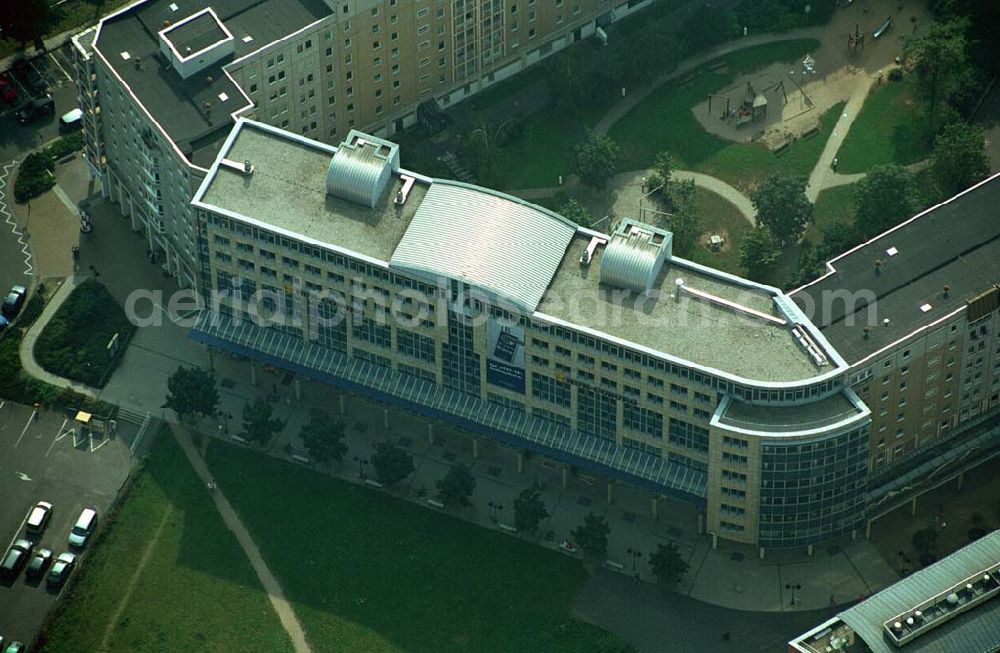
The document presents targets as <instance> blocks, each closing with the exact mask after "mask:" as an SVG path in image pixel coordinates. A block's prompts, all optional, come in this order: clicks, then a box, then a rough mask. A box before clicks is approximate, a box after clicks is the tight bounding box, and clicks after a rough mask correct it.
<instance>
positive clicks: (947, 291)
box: [941, 284, 951, 297]
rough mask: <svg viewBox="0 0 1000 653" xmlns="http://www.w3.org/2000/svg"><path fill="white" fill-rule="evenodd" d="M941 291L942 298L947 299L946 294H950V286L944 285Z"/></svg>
mask: <svg viewBox="0 0 1000 653" xmlns="http://www.w3.org/2000/svg"><path fill="white" fill-rule="evenodd" d="M941 290H943V291H944V296H945V297H947V296H948V293H950V292H951V286H949V285H948V284H945V286H944V288H942V289H941Z"/></svg>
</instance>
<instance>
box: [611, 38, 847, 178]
mask: <svg viewBox="0 0 1000 653" xmlns="http://www.w3.org/2000/svg"><path fill="white" fill-rule="evenodd" d="M818 46H819V43H818V42H817V41H815V40H813V39H799V40H792V41H779V42H776V43H770V44H767V45H761V46H755V47H751V48H746V49H745V50H740V51H738V52H733V53H731V54H728V55H725V56H723V57H720V58H719V59H716V60H714V61H712V62H709V63H707V64H706V65H704V66H702V67H700V68H698V69H696V70H695V71H694V72H693V73H691V74H690V75H684V76H682V78H681V79H678V80H674V81H671V82H669V83H667V84H664V85H663V86H661V87H660V88H658V89H657V90H656V91H654V92H653V93H652V94H651V95H650V96H649V97H648V98H646V99H645V100H644V101H643V102H642V103H640V104H639V105H637V106H636V107H635V108H633V109H632V110H631V111H629V112H628V113H627V114H625V116H624V117H623V118H622V119H621V120H619V121H618V122H617V123H615V125H613V126H612V127H611V130H610V131H609V136H611V138H613V139H614V140H615V141H616V142H617V143H618V145H619V146H620V147H621V152H622V154H621V160H620V162H619V169H620V170H637V169H640V168H645V167H649V166H650V165H651V164H652V163H653V161H654V159H655V157H656V153H657V152H660V151H662V150H669V151H670V152H671V153H672V154H673V155H674V157H675V158H676V160H677V167H679V168H683V169H688V170H695V171H698V172H703V173H705V174H709V175H712V176H713V177H718V178H719V179H722V180H724V181H726V182H728V183H729V184H731V185H733V186H735V187H737V188H740V189H745V188H748V187H752V186H753V185H755V184H756V183H757V182H759V181H760V180H762V179H764V178H766V177H767V176H769V175H771V174H778V173H781V174H788V175H793V176H806V175H808V174H809V172H810V171H811V170H812V167H813V166H814V165H815V164H816V161H817V160H818V159H819V155H820V153H821V152H822V151H823V146H824V145H825V144H826V141H827V138H828V137H829V135H830V132H831V131H832V130H833V126H834V125H835V124H836V121H837V117H838V116H839V114H840V111H841V108H842V105H839V104H838V105H836V106H834V107H832V108H831V109H830V110H829V111H827V112H826V114H824V115H823V116H822V118H821V119H820V129H819V133H817V134H816V135H814V136H813V137H811V138H809V139H806V140H800V141H798V142H796V143H793V144H792V145H791V146H790V147H789V148H788V149H787V150H786V151H785V152H784V153H782V154H781V155H775V154H772V153H771V152H770V151H768V150H767V149H766V148H765V147H764V146H762V145H760V144H756V143H734V142H732V141H727V140H725V139H722V138H720V137H718V136H716V135H714V134H710V133H708V132H707V131H705V130H704V128H702V126H701V125H700V124H699V123H698V121H697V119H696V118H695V117H694V114H693V113H692V112H691V107H693V106H695V105H696V104H698V103H699V102H701V101H703V100H704V99H705V98H706V97H707V96H708V94H709V93H714V92H717V91H719V90H721V89H723V88H725V87H726V86H727V85H729V84H730V83H731V82H732V81H733V80H734V79H736V78H737V77H738V76H740V75H744V74H748V73H751V72H753V71H755V70H759V69H761V68H764V67H766V66H769V65H771V64H773V63H776V62H785V61H794V60H796V59H799V58H801V57H802V56H803V55H804V54H806V53H808V52H811V51H815V50H816V48H817V47H818ZM720 62H724V63H725V67H723V68H720V69H718V70H712V68H711V67H712V66H718V64H719V63H720ZM684 80H690V81H688V82H687V83H686V84H685V83H682V82H684Z"/></svg>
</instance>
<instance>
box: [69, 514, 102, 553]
mask: <svg viewBox="0 0 1000 653" xmlns="http://www.w3.org/2000/svg"><path fill="white" fill-rule="evenodd" d="M95 528H97V511H96V510H94V509H93V508H84V509H83V512H81V513H80V516H79V517H78V518H77V520H76V524H74V525H73V530H71V531H70V532H69V545H70V546H75V547H77V548H83V547H84V546H85V545H86V544H87V540H88V539H90V534H91V533H93V532H94V529H95Z"/></svg>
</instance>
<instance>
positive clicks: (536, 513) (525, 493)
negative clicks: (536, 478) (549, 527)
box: [514, 484, 549, 532]
mask: <svg viewBox="0 0 1000 653" xmlns="http://www.w3.org/2000/svg"><path fill="white" fill-rule="evenodd" d="M548 516H549V511H548V510H547V509H546V508H545V502H544V501H542V493H541V492H539V490H538V484H534V485H532V486H531V487H529V488H525V489H524V490H522V491H521V493H520V494H519V495H517V498H515V499H514V526H515V527H516V528H517V530H519V531H528V532H533V531H536V530H538V525H539V524H540V523H542V520H543V519H545V518H546V517H548Z"/></svg>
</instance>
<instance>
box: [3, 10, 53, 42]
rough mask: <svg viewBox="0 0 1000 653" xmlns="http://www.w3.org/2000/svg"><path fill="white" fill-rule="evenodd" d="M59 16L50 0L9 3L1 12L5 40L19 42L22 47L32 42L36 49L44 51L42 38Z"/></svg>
mask: <svg viewBox="0 0 1000 653" xmlns="http://www.w3.org/2000/svg"><path fill="white" fill-rule="evenodd" d="M58 16H59V12H58V10H57V9H56V8H55V5H54V3H49V1H48V0H19V1H18V2H7V3H4V9H2V10H0V30H3V36H4V38H5V39H10V40H12V41H17V42H18V43H19V44H20V45H21V47H24V46H25V45H26V44H27V43H28V42H29V41H32V42H34V44H35V47H36V48H38V49H39V50H44V49H45V43H44V42H43V41H42V37H43V36H44V35H45V32H46V31H47V30H48V29H49V28H50V27H52V25H53V24H54V23H55V21H56V20H57V18H58Z"/></svg>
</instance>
